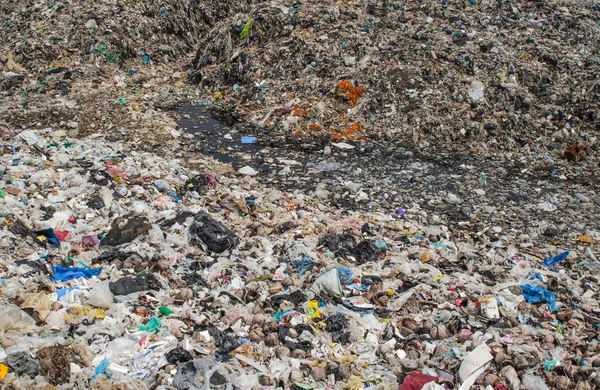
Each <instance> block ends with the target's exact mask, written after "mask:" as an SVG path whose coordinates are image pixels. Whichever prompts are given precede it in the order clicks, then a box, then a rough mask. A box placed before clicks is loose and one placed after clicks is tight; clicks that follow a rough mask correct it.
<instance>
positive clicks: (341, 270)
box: [337, 265, 353, 284]
mask: <svg viewBox="0 0 600 390" xmlns="http://www.w3.org/2000/svg"><path fill="white" fill-rule="evenodd" d="M337 271H338V277H339V278H340V283H341V284H350V283H352V280H353V278H352V270H351V269H350V268H348V267H344V266H343V265H338V266H337Z"/></svg>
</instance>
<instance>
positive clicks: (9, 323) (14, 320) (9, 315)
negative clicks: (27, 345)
mask: <svg viewBox="0 0 600 390" xmlns="http://www.w3.org/2000/svg"><path fill="white" fill-rule="evenodd" d="M34 325H35V320H34V319H33V318H31V316H29V314H27V313H25V312H24V311H21V309H20V308H19V307H18V306H15V305H8V306H7V307H5V308H3V309H0V339H5V338H8V337H7V336H8V335H12V336H15V337H19V336H23V335H24V334H26V333H28V332H29V329H31V327H33V326H34Z"/></svg>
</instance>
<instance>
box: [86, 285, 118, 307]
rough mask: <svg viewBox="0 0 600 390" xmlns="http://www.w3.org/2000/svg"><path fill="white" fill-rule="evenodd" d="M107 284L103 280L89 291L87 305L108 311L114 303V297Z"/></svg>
mask: <svg viewBox="0 0 600 390" xmlns="http://www.w3.org/2000/svg"><path fill="white" fill-rule="evenodd" d="M108 283H109V281H108V280H104V281H102V282H101V283H100V284H98V285H97V286H96V287H94V288H93V289H92V290H91V291H90V293H89V296H88V299H87V302H88V305H91V306H95V307H99V308H102V309H110V307H111V306H112V304H113V303H114V297H113V294H112V292H111V291H110V287H109V285H108Z"/></svg>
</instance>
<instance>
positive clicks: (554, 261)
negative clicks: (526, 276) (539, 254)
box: [542, 252, 569, 267]
mask: <svg viewBox="0 0 600 390" xmlns="http://www.w3.org/2000/svg"><path fill="white" fill-rule="evenodd" d="M567 256H569V252H563V253H560V254H558V255H556V256H554V257H546V258H545V259H544V261H542V265H543V266H546V267H552V266H553V265H556V264H558V263H560V262H561V261H563V260H564V259H566V258H567Z"/></svg>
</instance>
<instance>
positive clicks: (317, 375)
mask: <svg viewBox="0 0 600 390" xmlns="http://www.w3.org/2000/svg"><path fill="white" fill-rule="evenodd" d="M310 375H311V376H312V377H313V379H314V380H315V381H317V382H321V381H324V380H325V379H326V378H327V375H326V374H325V369H324V368H321V367H313V368H312V369H311V370H310Z"/></svg>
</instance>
